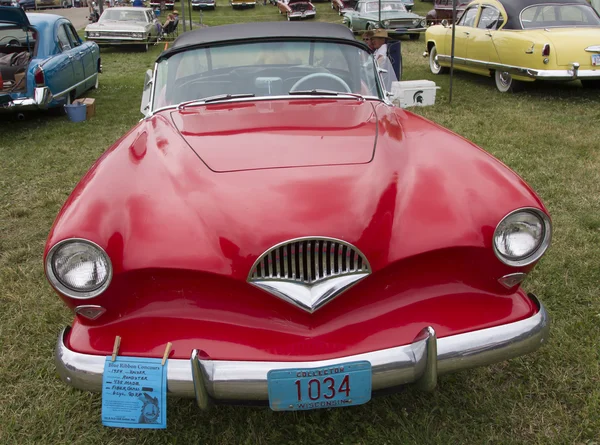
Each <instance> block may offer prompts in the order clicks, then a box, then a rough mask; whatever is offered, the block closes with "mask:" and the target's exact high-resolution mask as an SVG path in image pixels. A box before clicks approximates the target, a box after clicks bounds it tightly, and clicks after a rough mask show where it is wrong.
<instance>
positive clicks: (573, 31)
mask: <svg viewBox="0 0 600 445" xmlns="http://www.w3.org/2000/svg"><path fill="white" fill-rule="evenodd" d="M535 32H536V33H537V34H538V35H539V37H540V39H541V41H547V42H548V43H550V44H551V45H552V48H551V50H550V51H551V53H550V55H551V56H552V50H554V51H556V62H557V64H558V65H561V66H563V65H564V66H567V65H570V64H571V63H573V62H578V63H579V64H580V66H581V67H584V66H589V65H591V56H592V54H595V53H591V52H587V51H585V48H587V47H589V46H600V28H548V29H545V30H536V31H535Z"/></svg>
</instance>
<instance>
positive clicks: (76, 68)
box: [56, 20, 85, 96]
mask: <svg viewBox="0 0 600 445" xmlns="http://www.w3.org/2000/svg"><path fill="white" fill-rule="evenodd" d="M56 34H57V36H58V41H59V44H60V47H61V50H62V52H63V54H66V55H67V57H68V58H69V63H70V64H71V68H72V72H73V74H72V77H71V82H70V86H69V87H70V88H71V87H74V86H76V85H77V86H76V87H75V96H77V95H79V94H81V93H82V92H83V91H85V85H84V82H83V81H84V79H85V77H84V74H85V73H84V70H83V54H82V53H81V51H80V49H79V48H77V47H76V46H75V42H73V40H72V39H71V37H69V31H68V22H67V21H64V20H61V21H59V22H58V24H57V25H56ZM65 39H66V40H65ZM80 83H81V85H79V84H80Z"/></svg>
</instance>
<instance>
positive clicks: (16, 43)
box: [0, 36, 21, 46]
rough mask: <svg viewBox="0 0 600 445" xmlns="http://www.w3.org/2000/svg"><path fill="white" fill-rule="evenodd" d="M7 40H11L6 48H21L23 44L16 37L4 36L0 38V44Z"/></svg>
mask: <svg viewBox="0 0 600 445" xmlns="http://www.w3.org/2000/svg"><path fill="white" fill-rule="evenodd" d="M5 39H11V40H9V41H8V43H7V44H6V46H21V42H20V41H19V39H17V38H16V37H14V36H4V37H2V38H0V42H2V41H3V40H5Z"/></svg>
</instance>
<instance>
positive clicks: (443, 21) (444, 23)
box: [440, 19, 448, 28]
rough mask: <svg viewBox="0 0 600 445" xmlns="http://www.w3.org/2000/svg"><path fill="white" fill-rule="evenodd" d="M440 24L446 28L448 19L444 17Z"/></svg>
mask: <svg viewBox="0 0 600 445" xmlns="http://www.w3.org/2000/svg"><path fill="white" fill-rule="evenodd" d="M440 24H441V25H442V26H443V27H444V28H447V27H448V20H446V19H444V20H442V21H441V22H440Z"/></svg>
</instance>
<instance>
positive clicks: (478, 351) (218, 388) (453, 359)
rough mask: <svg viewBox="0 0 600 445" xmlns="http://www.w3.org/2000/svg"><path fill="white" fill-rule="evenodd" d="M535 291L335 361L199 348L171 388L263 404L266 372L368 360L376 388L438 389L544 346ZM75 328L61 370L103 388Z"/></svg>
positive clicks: (174, 369) (59, 358)
mask: <svg viewBox="0 0 600 445" xmlns="http://www.w3.org/2000/svg"><path fill="white" fill-rule="evenodd" d="M529 297H530V298H531V299H532V300H533V301H534V302H535V303H536V304H537V306H538V311H537V313H536V314H534V315H533V316H531V317H529V318H526V319H523V320H519V321H516V322H513V323H508V324H504V325H500V326H495V327H492V328H487V329H481V330H477V331H472V332H467V333H463V334H458V335H452V336H449V337H444V338H440V339H438V338H436V335H435V331H434V329H433V328H431V327H426V328H424V329H423V330H422V331H421V332H420V333H419V335H417V337H416V338H415V340H414V341H413V342H412V343H411V344H408V345H404V346H398V347H394V348H389V349H382V350H378V351H373V352H367V353H364V354H357V355H352V356H346V357H339V358H335V359H329V360H319V361H312V362H308V361H306V362H254V361H225V360H210V359H204V358H200V357H201V356H204V354H203V353H202V351H201V349H194V350H193V351H192V353H191V357H190V359H189V360H181V359H170V360H169V362H168V369H167V389H168V392H169V393H170V394H172V395H174V396H177V397H189V398H192V397H195V398H196V401H197V402H198V406H200V407H201V408H208V407H209V406H210V405H211V403H212V402H227V403H236V402H237V403H240V404H246V403H262V402H266V401H267V400H268V392H267V373H268V372H269V371H270V370H272V369H286V368H318V367H323V366H332V365H337V364H339V363H344V362H353V361H360V360H367V361H369V362H370V363H371V366H372V388H373V390H374V391H378V390H384V389H387V388H393V387H396V386H400V385H404V384H407V383H416V384H418V386H419V387H421V388H422V389H424V390H427V391H431V390H433V389H434V388H435V386H436V384H437V377H438V375H443V374H447V373H450V372H454V371H460V370H463V369H468V368H474V367H479V366H485V365H489V364H492V363H496V362H500V361H504V360H507V359H510V358H513V357H517V356H520V355H523V354H527V353H529V352H532V351H535V350H536V349H538V348H539V347H540V346H541V345H542V344H543V343H544V342H545V341H546V340H547V338H548V332H549V317H548V314H547V313H546V310H545V308H544V306H543V305H542V304H541V303H540V302H539V300H538V299H537V298H536V297H535V296H534V295H532V294H529ZM69 329H70V328H66V329H64V330H63V332H62V333H61V334H60V336H59V338H58V344H57V346H56V354H55V358H56V366H57V369H58V373H59V375H60V377H61V379H62V380H63V381H64V382H65V383H67V384H68V385H70V386H72V387H74V388H78V389H82V390H86V391H94V392H100V391H101V390H102V374H103V372H104V362H105V356H97V355H89V354H80V353H77V352H74V351H71V350H69V349H68V348H67V346H66V345H65V336H66V334H67V333H68V332H69ZM198 347H199V348H201V347H202V345H198Z"/></svg>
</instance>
